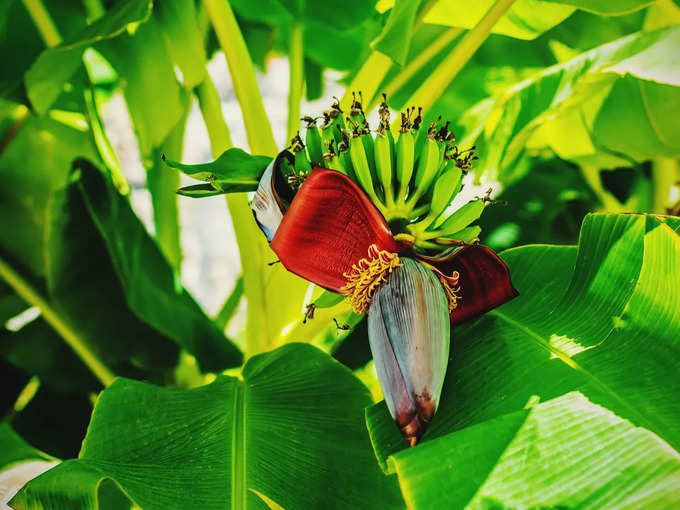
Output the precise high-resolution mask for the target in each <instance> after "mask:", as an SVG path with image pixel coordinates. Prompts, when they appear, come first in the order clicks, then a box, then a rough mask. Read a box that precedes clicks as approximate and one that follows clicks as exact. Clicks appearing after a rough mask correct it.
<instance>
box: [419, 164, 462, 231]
mask: <svg viewBox="0 0 680 510" xmlns="http://www.w3.org/2000/svg"><path fill="white" fill-rule="evenodd" d="M462 183H463V172H462V171H461V169H460V168H458V167H456V166H455V164H454V163H453V161H452V160H450V159H449V160H446V162H445V164H444V168H443V170H442V171H441V173H440V174H439V176H438V177H437V180H436V181H435V183H434V189H433V192H432V198H431V200H430V212H429V214H428V215H427V216H426V217H425V218H423V219H422V220H421V221H419V222H418V223H415V224H414V227H415V228H416V229H420V230H425V229H426V228H427V227H429V226H430V225H431V224H432V223H433V222H435V221H436V220H437V218H439V216H441V214H442V213H443V212H444V210H445V209H446V207H447V206H448V205H449V204H450V203H451V200H453V198H454V197H455V196H456V195H457V194H458V193H459V192H460V188H461V186H462Z"/></svg>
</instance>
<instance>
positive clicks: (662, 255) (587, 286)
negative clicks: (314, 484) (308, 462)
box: [367, 215, 680, 506]
mask: <svg viewBox="0 0 680 510" xmlns="http://www.w3.org/2000/svg"><path fill="white" fill-rule="evenodd" d="M679 228H680V223H679V222H678V221H677V219H674V218H664V217H654V216H643V215H592V216H588V217H587V218H586V220H585V222H584V225H583V228H582V231H581V239H580V245H579V248H578V251H577V249H576V248H575V247H566V246H565V247H558V246H547V245H537V246H528V247H523V248H518V249H514V250H510V251H507V252H505V253H504V254H503V258H504V259H505V260H506V262H507V263H508V265H509V267H510V270H511V272H512V274H513V280H514V283H515V284H516V285H517V288H518V289H519V292H520V296H519V297H518V298H517V299H515V300H513V301H511V302H509V303H507V304H506V305H504V306H503V307H501V308H499V309H496V310H494V311H492V312H489V313H488V314H487V315H485V316H484V317H483V318H482V319H480V320H478V321H476V322H472V323H469V324H467V325H465V326H460V327H457V328H455V330H454V335H455V338H456V341H455V342H453V343H452V356H451V362H450V364H449V368H448V373H447V380H446V382H445V384H444V392H443V395H444V397H443V398H442V402H441V404H440V408H439V411H438V413H437V415H436V416H435V418H434V419H433V421H432V424H431V426H430V429H429V430H428V433H427V434H426V435H425V436H424V443H423V444H424V445H426V446H427V444H428V441H430V440H432V442H431V444H435V443H439V444H440V445H445V444H450V445H452V447H455V448H458V449H459V450H458V451H461V452H465V451H466V450H467V448H472V450H470V453H469V455H470V458H479V457H480V456H484V457H485V458H488V459H492V462H491V464H488V465H487V466H486V467H484V468H483V469H484V470H485V471H484V472H485V473H489V472H490V470H491V469H498V470H499V472H500V471H501V470H502V469H503V468H504V465H503V463H502V459H501V461H498V456H499V454H500V453H501V451H503V450H505V447H506V446H507V445H508V442H507V440H506V439H503V436H502V434H504V433H505V432H504V433H501V432H499V433H498V434H500V435H498V436H496V437H497V438H498V443H493V442H488V441H475V440H473V439H472V437H478V436H475V434H477V433H478V432H474V431H480V432H479V433H480V434H482V435H484V436H485V437H494V436H495V433H490V432H489V431H490V430H493V428H494V427H496V426H497V423H502V422H505V423H507V428H506V432H509V433H510V435H509V436H505V437H507V438H508V439H511V438H513V437H514V434H515V433H516V431H517V428H516V427H515V426H513V425H512V423H513V420H519V421H517V422H516V423H517V424H518V425H519V424H521V423H522V422H523V420H524V415H523V414H522V412H521V410H522V409H524V408H525V407H527V406H531V405H532V404H534V403H537V402H544V401H548V400H550V399H553V398H555V397H560V396H563V395H566V394H568V393H569V392H572V391H580V392H581V393H583V395H585V397H586V398H587V399H588V400H589V401H590V402H592V404H595V405H597V406H603V407H605V408H606V409H608V410H609V411H610V412H613V413H615V414H616V415H617V416H619V417H620V418H617V419H613V418H612V419H606V420H605V421H604V422H602V424H603V425H605V424H606V423H610V424H611V423H618V422H620V421H623V420H628V421H630V422H631V423H632V424H633V425H636V426H639V427H643V428H644V429H648V430H649V431H651V433H653V434H655V435H657V436H659V438H661V439H662V440H663V441H666V442H667V443H668V444H669V445H671V446H674V447H677V445H678V444H680V429H678V427H677V423H679V421H678V416H680V407H679V406H678V405H675V404H674V403H673V402H675V400H674V399H673V397H672V395H673V394H675V393H676V392H677V391H678V387H677V384H676V383H675V382H674V381H675V379H674V378H673V377H672V373H673V372H674V368H673V367H675V366H677V364H678V362H679V361H680V351H679V350H678V342H677V339H678V338H680V336H679V335H678V332H679V330H680V308H678V306H679V303H680V300H679V299H677V293H678V288H677V285H675V283H674V282H676V281H677V279H678V277H679V275H678V271H679V270H680V264H679V263H680V236H679V235H678V229H679ZM563 398H567V397H563ZM564 402H569V399H567V400H566V401H564ZM577 403H578V402H577ZM550 406H551V404H550V403H547V404H546V407H550ZM589 406H590V404H588V405H586V404H578V406H576V408H577V409H578V408H585V410H586V411H587V409H588V408H589ZM539 408H540V406H539ZM518 411H520V413H519V414H515V415H510V416H511V417H508V418H506V417H504V416H505V415H508V413H513V412H518ZM526 412H527V411H524V412H523V413H524V414H526ZM565 412H567V411H565ZM602 412H603V411H601V410H597V409H595V410H594V411H593V413H594V417H596V416H598V415H599V416H602ZM531 413H533V411H531ZM558 414H559V413H558ZM590 414H592V413H590V412H586V414H585V415H582V416H580V417H579V416H576V418H578V419H575V420H574V426H581V425H577V424H578V423H579V422H580V421H583V420H585V421H587V420H589V419H590V418H588V415H590ZM512 416H514V418H513V417H512ZM529 418H530V419H531V414H530V416H529ZM367 419H368V424H369V429H370V431H371V437H372V440H373V444H374V447H375V449H376V453H377V455H378V458H379V459H381V461H382V462H383V463H385V462H387V464H389V462H391V461H388V457H389V455H391V454H394V453H395V452H396V451H397V450H398V449H401V445H400V438H399V437H398V434H395V433H394V430H393V426H392V424H391V423H390V420H389V415H388V414H387V412H386V410H385V408H384V406H383V405H382V404H381V405H379V406H376V407H374V408H373V409H371V410H370V411H369V412H368V414H367ZM487 420H491V421H487ZM494 420H495V421H494ZM508 420H510V421H508ZM617 420H619V421H618V422H617ZM596 421H597V420H596ZM475 424H479V425H476V426H475V427H472V428H470V425H475ZM548 426H550V427H558V425H556V422H555V423H554V424H552V425H548ZM486 427H491V428H489V429H487V428H486ZM504 427H505V426H504ZM587 429H588V430H589V431H590V432H589V433H588V434H587V435H586V434H580V435H579V436H577V437H574V438H573V439H566V437H567V436H564V437H563V436H561V435H559V434H557V435H556V436H555V438H554V440H551V441H553V442H552V443H551V442H550V441H549V443H548V445H549V446H545V447H541V446H540V445H539V442H538V441H539V440H540V437H537V438H536V439H535V441H536V442H534V440H532V441H530V442H529V443H526V445H527V446H525V448H529V449H530V450H532V451H536V452H544V454H545V455H547V456H548V458H549V457H551V456H552V455H560V454H559V452H560V451H561V446H558V445H561V444H562V443H563V442H564V441H574V447H572V450H573V449H574V448H576V447H577V445H578V449H579V451H583V452H584V453H583V455H586V454H587V453H588V452H589V451H591V450H598V451H599V450H601V449H602V448H605V449H604V450H603V451H602V455H605V454H606V455H608V456H611V457H612V458H615V457H617V456H618V455H622V454H623V452H624V451H625V446H624V445H623V444H618V443H616V442H613V443H610V442H608V439H607V437H608V436H607V435H606V433H605V432H602V431H601V430H600V428H599V427H598V426H596V425H595V424H593V425H592V426H587ZM624 429H626V430H629V429H630V425H626V426H624ZM499 430H500V429H499ZM556 430H557V429H556ZM651 433H650V432H645V431H642V430H641V431H640V432H633V433H632V438H631V441H633V442H636V441H638V440H641V441H651V443H650V445H652V444H656V443H658V441H659V440H658V439H654V436H653V434H651ZM466 434H472V435H471V436H470V438H469V439H468V440H463V439H461V438H462V437H463V436H464V435H466ZM639 434H641V436H639ZM457 435H458V436H457ZM549 436H550V434H549V435H548V436H547V437H549ZM579 437H580V439H579ZM494 441H496V440H495V439H494ZM455 445H458V446H455ZM463 445H476V446H463ZM494 445H495V446H494ZM531 445H534V446H531ZM589 445H590V446H589ZM595 445H598V446H597V448H596V447H595ZM602 445H607V446H604V447H603V446H602ZM485 448H487V450H485ZM648 448H649V450H648V449H641V450H639V452H647V451H649V452H650V453H649V456H648V455H647V454H645V453H638V454H636V455H635V457H636V458H637V459H638V460H637V461H636V462H635V463H634V465H635V467H634V468H631V469H639V470H642V471H643V472H645V473H648V474H649V476H653V472H652V471H651V470H650V469H651V468H649V467H647V466H649V465H650V464H654V463H655V462H656V460H655V457H654V456H657V457H658V460H659V462H667V461H671V463H673V462H677V460H673V459H677V454H675V453H672V455H671V457H670V458H669V457H667V455H666V454H665V453H663V452H659V451H658V450H656V447H655V446H654V447H653V446H649V447H648ZM666 448H667V447H666ZM460 449H463V450H460ZM489 449H491V451H489ZM494 449H495V450H494ZM437 450H438V449H437ZM664 451H666V452H667V451H668V449H666V450H664ZM420 452H422V453H419V451H418V449H414V450H413V453H409V454H408V455H406V454H404V455H406V456H404V455H402V454H397V455H395V456H394V459H395V462H397V464H391V465H392V466H393V467H394V466H399V467H397V468H396V469H397V472H398V474H399V476H400V481H401V483H402V484H403V485H402V486H404V485H406V484H412V483H413V482H414V480H415V478H413V477H414V476H416V474H415V472H414V471H413V469H415V466H416V463H417V464H418V465H419V466H421V467H420V468H419V470H418V475H417V476H419V477H420V479H421V480H431V482H427V483H435V482H434V480H437V476H436V475H435V474H434V472H435V471H436V470H437V469H439V468H437V467H436V466H439V465H442V463H444V462H445V459H451V453H444V452H445V448H443V449H442V450H441V452H442V457H441V461H439V460H438V459H439V457H437V455H436V454H435V455H433V452H434V449H430V448H426V447H423V448H422V449H420ZM542 454H543V453H542ZM542 454H541V455H542ZM420 455H422V457H421V456H420ZM466 455H468V454H467V453H464V456H463V457H462V458H466V457H465V456H466ZM598 455H599V453H598ZM396 459H404V462H403V463H401V464H399V463H398V461H397V460H396ZM424 459H427V464H428V465H429V466H431V468H430V469H425V468H423V466H424ZM661 459H666V460H661ZM669 459H670V460H669ZM446 462H448V460H446ZM498 462H500V464H498ZM550 462H552V461H550ZM584 462H585V457H584ZM387 464H385V466H387ZM583 466H585V464H582V468H581V469H582V470H583V469H587V471H585V472H587V473H589V476H592V477H593V479H600V478H599V475H600V474H603V473H604V474H606V476H605V477H604V478H603V479H609V478H607V477H610V478H611V479H612V482H611V483H612V484H613V486H617V484H620V485H625V483H626V480H627V479H626V478H625V476H623V475H621V476H623V478H620V477H619V476H617V475H616V473H611V472H609V471H606V470H607V469H608V468H607V467H605V464H603V463H601V462H597V461H594V462H593V463H588V464H587V466H588V467H587V468H585V467H583ZM480 468H481V467H480ZM508 469H513V468H510V467H509V468H508ZM537 469H538V467H537ZM673 469H675V470H677V467H676V468H673ZM601 470H605V471H604V472H603V471H601ZM454 472H457V471H456V470H453V471H452V473H454ZM580 472H583V471H580ZM604 474H603V476H604ZM526 476H527V478H524V477H523V476H522V477H520V478H519V479H518V481H517V484H518V485H517V487H521V488H524V490H526V495H525V496H524V497H525V499H523V500H510V501H522V503H521V504H524V505H529V506H531V505H539V504H547V501H550V504H551V505H558V504H565V505H569V504H571V502H573V501H575V500H574V499H572V498H576V497H578V498H585V497H592V498H595V497H604V496H602V495H599V493H598V492H597V490H598V489H597V488H596V487H590V488H587V489H585V490H584V488H583V487H582V486H581V485H578V486H572V485H570V484H569V482H568V480H570V478H569V475H567V474H564V473H563V474H562V475H560V476H554V477H552V478H550V479H546V480H545V482H544V483H541V484H531V483H530V481H531V480H532V478H531V477H532V476H535V475H534V474H533V471H531V470H529V471H527V472H526ZM565 477H566V478H565ZM485 479H486V475H485V476H479V477H471V478H470V480H469V482H466V485H467V486H468V487H469V489H467V491H468V492H466V493H465V494H461V495H459V497H461V498H467V499H463V500H460V501H465V502H466V504H467V503H468V502H470V501H471V498H472V496H473V494H474V493H475V492H476V491H478V490H480V491H481V492H480V494H484V496H485V497H489V498H492V499H497V500H499V501H505V498H506V497H507V493H506V492H504V491H505V490H506V489H507V485H493V484H492V485H491V486H490V487H491V489H490V490H489V491H487V492H484V487H486V485H484V480H485ZM436 483H439V482H436ZM499 483H500V482H499ZM456 484H457V482H455V481H454V482H453V484H452V485H451V486H450V487H451V490H453V488H454V487H455V486H456ZM473 486H474V490H472V487H473ZM558 487H564V488H565V490H564V491H562V490H558ZM414 490H416V489H414ZM424 490H425V488H424V487H421V488H419V489H417V491H418V492H419V495H418V496H417V497H419V498H420V497H423V498H424V497H426V496H425V495H423V493H422V491H424ZM508 490H509V489H508ZM540 491H546V494H547V493H548V492H550V493H551V494H552V496H551V497H552V498H554V499H550V500H546V499H544V498H543V496H539V493H540ZM551 491H552V492H551ZM640 491H641V492H640V493H638V494H639V495H640V497H643V496H642V495H643V493H644V489H640ZM406 497H407V499H408V498H409V496H406ZM414 497H415V496H414ZM433 497H434V496H433ZM517 497H520V496H519V495H518V496H517ZM610 497H611V496H610ZM664 497H665V496H664ZM526 498H528V499H526ZM423 501H429V499H427V500H423ZM612 501H613V500H612ZM669 501H670V500H669ZM479 504H481V503H479ZM515 504H520V503H515ZM612 504H614V503H612Z"/></svg>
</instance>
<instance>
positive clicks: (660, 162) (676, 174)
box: [651, 157, 680, 214]
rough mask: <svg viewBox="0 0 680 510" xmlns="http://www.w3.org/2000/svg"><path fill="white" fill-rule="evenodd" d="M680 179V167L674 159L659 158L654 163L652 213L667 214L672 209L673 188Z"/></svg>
mask: <svg viewBox="0 0 680 510" xmlns="http://www.w3.org/2000/svg"><path fill="white" fill-rule="evenodd" d="M678 179H680V165H678V161H677V160H676V159H672V158H664V157H659V158H656V159H655V160H654V161H652V209H651V212H653V213H657V214H666V211H667V209H668V208H669V207H670V205H671V204H670V203H669V197H670V193H671V188H672V187H673V186H674V185H675V183H676V182H677V181H678Z"/></svg>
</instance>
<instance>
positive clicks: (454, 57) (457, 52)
mask: <svg viewBox="0 0 680 510" xmlns="http://www.w3.org/2000/svg"><path fill="white" fill-rule="evenodd" d="M514 1H515V0H496V2H495V3H494V4H493V5H492V6H491V7H490V8H489V10H488V11H487V12H486V14H485V15H484V16H483V17H482V19H481V20H479V23H477V25H475V27H474V28H473V29H472V30H470V31H469V32H468V33H467V34H465V37H463V39H462V40H461V41H460V42H459V43H458V44H457V45H456V47H455V48H454V49H453V51H452V52H451V53H450V54H449V55H448V56H447V57H445V58H444V60H443V61H442V62H441V63H440V64H439V66H437V69H435V70H434V72H433V73H432V74H431V75H430V79H428V80H427V81H425V82H423V84H422V85H421V86H420V87H419V88H418V90H416V91H415V92H414V93H413V95H412V96H411V97H410V98H409V99H408V101H406V102H405V103H404V104H409V105H411V104H415V105H418V106H422V107H423V111H425V112H426V111H427V110H428V109H430V107H432V105H433V104H434V102H435V101H436V100H437V99H438V98H439V97H440V96H441V95H442V94H443V93H444V91H445V90H446V87H448V86H449V84H450V83H451V82H452V81H453V79H454V78H455V77H456V76H457V75H458V73H459V72H460V70H461V69H462V68H463V67H464V66H465V64H466V63H467V62H468V60H470V57H472V55H474V53H475V51H477V48H479V47H480V46H481V45H482V43H483V42H484V41H485V40H486V38H487V37H489V34H490V33H491V29H492V28H493V27H494V25H495V24H496V23H497V22H498V20H499V19H501V17H502V16H503V15H504V14H505V13H506V12H507V10H508V9H509V8H510V7H511V6H512V4H513V3H514ZM392 128H393V129H398V128H399V122H398V121H396V122H395V124H393V126H392Z"/></svg>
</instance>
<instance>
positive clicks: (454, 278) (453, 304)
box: [438, 271, 460, 313]
mask: <svg viewBox="0 0 680 510" xmlns="http://www.w3.org/2000/svg"><path fill="white" fill-rule="evenodd" d="M438 276H439V281H440V282H441V284H442V287H444V294H446V299H448V300H449V313H451V312H453V311H454V310H455V309H456V308H457V307H458V300H459V299H460V285H458V279H459V278H460V274H459V273H458V271H454V272H453V274H451V276H444V275H438Z"/></svg>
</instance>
